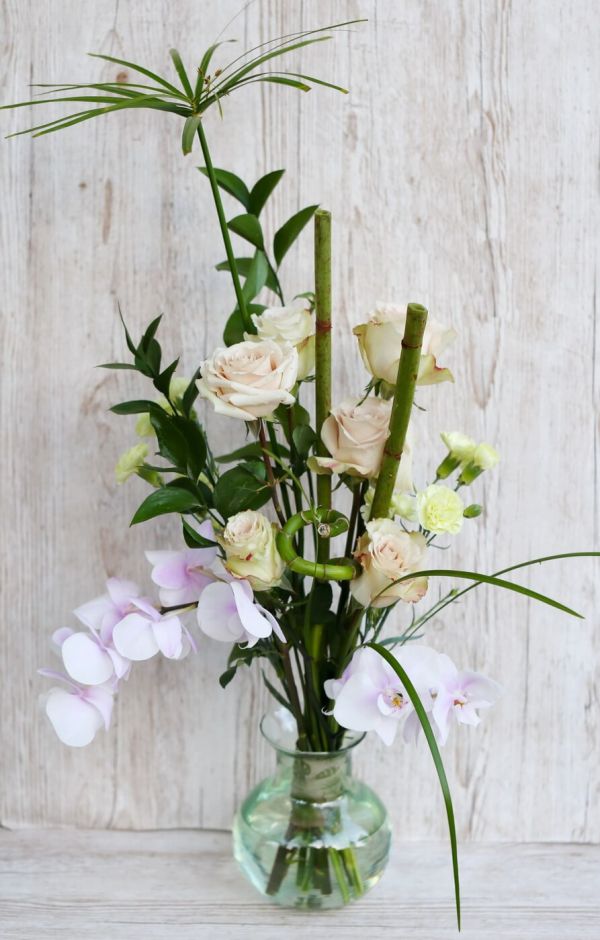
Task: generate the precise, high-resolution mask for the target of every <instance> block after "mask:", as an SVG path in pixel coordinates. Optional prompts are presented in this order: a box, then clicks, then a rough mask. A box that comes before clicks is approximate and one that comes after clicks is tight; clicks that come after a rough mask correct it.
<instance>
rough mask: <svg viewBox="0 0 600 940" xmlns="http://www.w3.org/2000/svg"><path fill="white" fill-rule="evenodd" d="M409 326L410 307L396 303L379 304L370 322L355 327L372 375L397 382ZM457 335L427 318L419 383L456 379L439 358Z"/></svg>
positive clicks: (436, 321)
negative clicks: (407, 314)
mask: <svg viewBox="0 0 600 940" xmlns="http://www.w3.org/2000/svg"><path fill="white" fill-rule="evenodd" d="M405 325H406V307H398V306H396V305H395V304H377V306H376V307H375V309H374V310H373V311H372V312H371V314H370V315H369V320H368V322H367V323H361V324H360V325H359V326H356V327H354V330H353V333H354V335H355V336H356V337H358V345H359V348H360V353H361V356H362V358H363V362H364V364H365V366H366V367H367V369H368V370H369V372H370V373H371V375H372V376H373V377H374V378H376V379H382V380H383V381H384V382H387V383H388V384H389V385H395V384H396V379H397V377H398V364H399V362H400V353H401V352H402V337H403V336H404V327H405ZM455 338H456V333H455V331H454V330H453V329H450V328H449V327H447V326H443V325H442V324H441V323H440V322H439V321H438V320H434V319H433V318H432V317H428V318H427V325H426V327H425V333H424V335H423V346H422V348H421V363H420V365H419V374H418V378H417V385H434V384H436V383H437V382H445V381H450V382H453V381H454V376H453V375H452V373H451V372H450V370H449V369H445V368H442V367H441V366H438V364H437V360H438V357H439V356H441V355H442V353H443V352H444V350H445V349H446V347H447V346H449V344H450V343H451V342H452V340H454V339H455Z"/></svg>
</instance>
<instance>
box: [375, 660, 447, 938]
mask: <svg viewBox="0 0 600 940" xmlns="http://www.w3.org/2000/svg"><path fill="white" fill-rule="evenodd" d="M365 645H366V646H370V647H371V649H374V650H375V652H377V653H379V655H380V656H382V657H383V659H385V661H386V662H387V663H388V664H389V665H390V666H391V667H392V669H393V670H394V672H395V673H396V675H397V676H398V678H399V679H400V682H401V683H402V685H403V686H404V688H405V689H406V692H407V694H408V697H409V698H410V700H411V702H412V704H413V707H414V709H415V712H416V713H417V717H418V719H419V721H420V723H421V727H422V729H423V734H424V735H425V738H426V740H427V744H428V745H429V750H430V751H431V756H432V758H433V763H434V764H435V769H436V771H437V775H438V779H439V781H440V787H441V790H442V795H443V797H444V805H445V807H446V816H447V818H448V830H449V832H450V847H451V850H452V874H453V877H454V899H455V903H456V920H457V924H458V929H459V930H460V878H459V872H458V846H457V841H456V824H455V821H454V807H453V806H452V797H451V795H450V787H449V786H448V778H447V777H446V771H445V770H444V764H443V761H442V756H441V754H440V749H439V747H438V744H437V741H436V739H435V735H434V733H433V729H432V727H431V723H430V721H429V718H428V717H427V712H426V711H425V709H424V707H423V703H422V702H421V699H420V698H419V696H418V694H417V690H416V689H415V687H414V685H413V684H412V682H411V681H410V677H409V676H408V674H407V673H406V671H405V670H404V669H403V668H402V666H401V665H400V663H399V662H398V660H397V659H396V657H395V656H393V655H392V654H391V653H390V651H389V650H386V649H385V647H383V646H380V644H379V643H366V644H365Z"/></svg>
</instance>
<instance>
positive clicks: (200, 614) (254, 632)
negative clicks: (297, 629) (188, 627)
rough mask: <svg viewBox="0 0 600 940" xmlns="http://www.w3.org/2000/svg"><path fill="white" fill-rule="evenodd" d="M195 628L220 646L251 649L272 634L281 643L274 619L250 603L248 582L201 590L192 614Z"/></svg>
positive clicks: (252, 595) (224, 583)
mask: <svg viewBox="0 0 600 940" xmlns="http://www.w3.org/2000/svg"><path fill="white" fill-rule="evenodd" d="M196 616H197V618H198V625H199V626H200V629H201V630H202V631H203V632H204V633H206V635H207V636H210V637H212V639H213V640H220V641H222V642H224V643H246V645H247V646H255V644H256V643H258V641H259V640H260V639H264V638H266V637H268V636H271V634H272V633H275V635H276V636H277V637H278V638H279V639H280V640H281V641H282V642H285V637H284V635H283V633H282V631H281V627H280V626H279V624H278V623H277V621H276V620H275V618H274V617H273V616H272V615H271V614H270V613H269V611H268V610H265V608H264V607H261V605H260V604H259V603H257V602H256V601H255V600H254V592H253V591H252V587H251V586H250V584H249V583H248V581H243V580H240V581H237V580H231V581H215V582H214V583H213V584H209V585H208V587H205V588H204V590H203V592H202V596H201V597H200V600H199V601H198V609H197V611H196Z"/></svg>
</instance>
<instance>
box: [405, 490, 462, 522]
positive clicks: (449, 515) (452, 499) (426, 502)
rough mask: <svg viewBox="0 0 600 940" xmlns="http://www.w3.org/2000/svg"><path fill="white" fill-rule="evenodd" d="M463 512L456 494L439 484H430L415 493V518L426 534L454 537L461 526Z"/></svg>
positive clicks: (460, 501) (460, 500)
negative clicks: (446, 533)
mask: <svg viewBox="0 0 600 940" xmlns="http://www.w3.org/2000/svg"><path fill="white" fill-rule="evenodd" d="M464 510H465V504H464V503H463V501H462V499H461V498H460V496H459V495H458V493H455V492H454V490H451V489H450V487H449V486H443V485H442V484H441V483H432V484H431V486H428V487H427V489H426V490H422V491H421V492H420V493H417V516H418V519H419V522H420V524H421V525H422V526H423V528H424V529H427V531H428V532H435V533H436V534H437V535H441V534H442V533H444V532H448V533H449V534H450V535H456V533H457V532H460V530H461V527H462V524H463V513H464Z"/></svg>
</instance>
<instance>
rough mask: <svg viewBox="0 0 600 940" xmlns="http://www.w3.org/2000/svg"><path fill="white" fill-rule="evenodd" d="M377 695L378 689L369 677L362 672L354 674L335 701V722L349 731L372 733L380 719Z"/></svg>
mask: <svg viewBox="0 0 600 940" xmlns="http://www.w3.org/2000/svg"><path fill="white" fill-rule="evenodd" d="M378 695H379V689H378V688H377V686H376V685H375V684H374V683H373V681H372V679H371V677H370V676H368V675H367V674H366V673H363V672H357V673H355V674H354V675H352V676H350V678H349V679H348V681H347V682H346V683H345V685H344V687H343V689H342V690H341V691H340V693H339V695H338V697H337V698H336V700H335V705H334V708H333V714H334V717H335V720H336V721H337V722H339V724H340V725H342V727H343V728H350V730H351V731H372V730H373V729H374V728H375V727H376V726H377V725H378V723H379V722H380V720H381V717H382V716H381V712H380V711H379V708H378V707H377V697H378Z"/></svg>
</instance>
